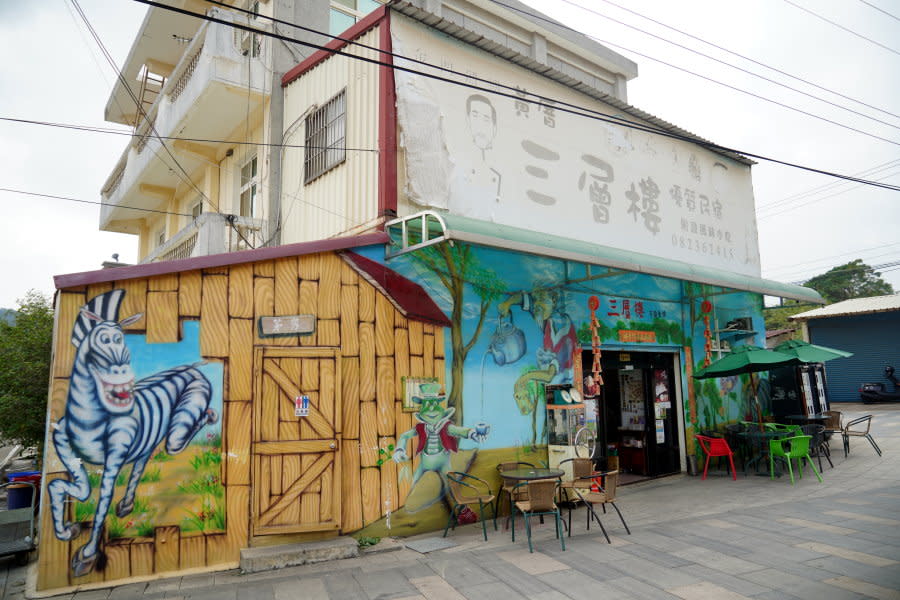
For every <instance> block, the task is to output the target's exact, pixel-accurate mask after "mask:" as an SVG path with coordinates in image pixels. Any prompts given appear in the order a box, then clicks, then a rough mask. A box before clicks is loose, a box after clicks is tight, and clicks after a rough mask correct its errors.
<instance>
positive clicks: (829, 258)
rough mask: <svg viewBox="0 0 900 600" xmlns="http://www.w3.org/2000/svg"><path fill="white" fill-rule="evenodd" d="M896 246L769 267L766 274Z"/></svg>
mask: <svg viewBox="0 0 900 600" xmlns="http://www.w3.org/2000/svg"><path fill="white" fill-rule="evenodd" d="M897 245H900V242H894V243H891V244H879V245H877V246H871V247H869V248H860V249H859V250H850V251H849V252H842V253H840V254H832V255H831V256H825V257H822V258H817V259H815V260H808V261H805V262H794V263H791V264H788V265H781V266H778V267H771V268H768V269H766V272H767V273H772V271H784V270H785V269H787V270H788V271H789V272H794V271H796V267H798V266H800V265H810V264H813V263H817V262H823V261H826V260H832V259H835V258H843V257H846V256H850V255H854V254H860V253H862V252H871V251H872V250H881V249H882V248H890V247H891V246H897ZM879 256H883V255H879ZM869 258H875V257H874V256H872V257H869ZM867 260H868V259H867ZM804 270H805V269H804Z"/></svg>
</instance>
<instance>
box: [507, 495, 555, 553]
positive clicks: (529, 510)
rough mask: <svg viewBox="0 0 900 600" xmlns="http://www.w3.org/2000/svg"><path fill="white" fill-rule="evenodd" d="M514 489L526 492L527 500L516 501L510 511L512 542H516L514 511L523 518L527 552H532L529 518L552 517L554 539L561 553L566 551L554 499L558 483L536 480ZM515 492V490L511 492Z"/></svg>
mask: <svg viewBox="0 0 900 600" xmlns="http://www.w3.org/2000/svg"><path fill="white" fill-rule="evenodd" d="M516 488H525V489H526V490H528V499H527V500H516V502H515V504H514V505H513V506H514V508H513V511H512V541H514V542H515V541H516V510H518V511H519V512H521V513H522V516H523V517H525V532H526V533H527V534H528V551H529V552H534V546H533V545H532V543H531V517H532V516H534V515H553V516H554V518H555V519H556V537H557V538H559V543H560V546H562V549H563V551H565V549H566V540H565V537H564V536H563V534H562V517H561V516H560V514H559V507H558V506H557V505H556V502H555V501H554V498H556V494H557V491H558V490H559V482H558V481H556V480H555V479H538V480H536V481H523V482H521V483H519V484H518V485H517V486H516ZM513 491H514V492H515V489H514V490H513Z"/></svg>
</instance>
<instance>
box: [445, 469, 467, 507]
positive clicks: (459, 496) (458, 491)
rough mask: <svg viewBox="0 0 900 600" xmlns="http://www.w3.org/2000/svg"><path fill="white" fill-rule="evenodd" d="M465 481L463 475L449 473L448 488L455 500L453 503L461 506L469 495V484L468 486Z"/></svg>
mask: <svg viewBox="0 0 900 600" xmlns="http://www.w3.org/2000/svg"><path fill="white" fill-rule="evenodd" d="M463 479H464V477H463V474H462V473H460V472H458V471H450V472H449V473H447V488H448V489H449V491H450V497H451V498H453V501H454V502H456V503H457V504H461V503H462V502H463V501H465V499H466V497H467V496H468V495H469V493H467V490H466V486H467V485H468V484H466V483H465V482H464V481H463ZM469 491H471V490H469Z"/></svg>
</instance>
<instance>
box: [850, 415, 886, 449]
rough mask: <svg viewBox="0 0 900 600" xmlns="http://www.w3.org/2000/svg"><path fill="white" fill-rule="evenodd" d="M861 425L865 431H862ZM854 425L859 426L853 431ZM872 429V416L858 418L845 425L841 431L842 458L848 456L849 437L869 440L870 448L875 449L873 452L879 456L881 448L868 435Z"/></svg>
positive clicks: (870, 435)
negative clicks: (842, 440)
mask: <svg viewBox="0 0 900 600" xmlns="http://www.w3.org/2000/svg"><path fill="white" fill-rule="evenodd" d="M863 424H865V429H863V428H862V427H863ZM855 425H859V428H858V429H853V427H854V426H855ZM871 427H872V415H866V416H864V417H859V418H858V419H853V420H852V421H850V422H849V423H847V424H846V425H845V426H844V428H843V429H842V430H841V434H842V435H843V436H844V456H845V457H846V456H847V455H848V454H850V438H851V437H864V438H866V439H867V440H869V443H870V444H872V447H873V448H875V452H877V453H878V456H881V448H879V447H878V444H876V443H875V438H873V437H872V434H871V433H869V429H870V428H871Z"/></svg>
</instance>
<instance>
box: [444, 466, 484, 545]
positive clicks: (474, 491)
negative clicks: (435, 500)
mask: <svg viewBox="0 0 900 600" xmlns="http://www.w3.org/2000/svg"><path fill="white" fill-rule="evenodd" d="M447 484H448V488H449V495H450V499H451V500H452V501H453V507H452V508H451V509H450V516H449V517H448V518H447V525H446V526H445V527H444V537H447V529H449V528H450V526H451V525H452V526H453V529H454V530H455V529H456V520H457V519H458V518H459V513H460V512H461V511H462V509H464V508H467V507H468V506H469V505H470V504H478V511H479V514H480V515H481V532H482V533H483V534H484V541H487V526H485V524H484V507H485V506H490V507H491V508H492V509H494V531H497V511H496V509H495V508H494V505H493V504H492V503H493V501H494V495H493V494H491V487H490V485H488V482H487V481H485V480H483V479H479V478H478V477H475V476H474V475H469V474H468V473H463V472H461V471H450V472H449V473H447ZM485 492H486V493H485Z"/></svg>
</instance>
